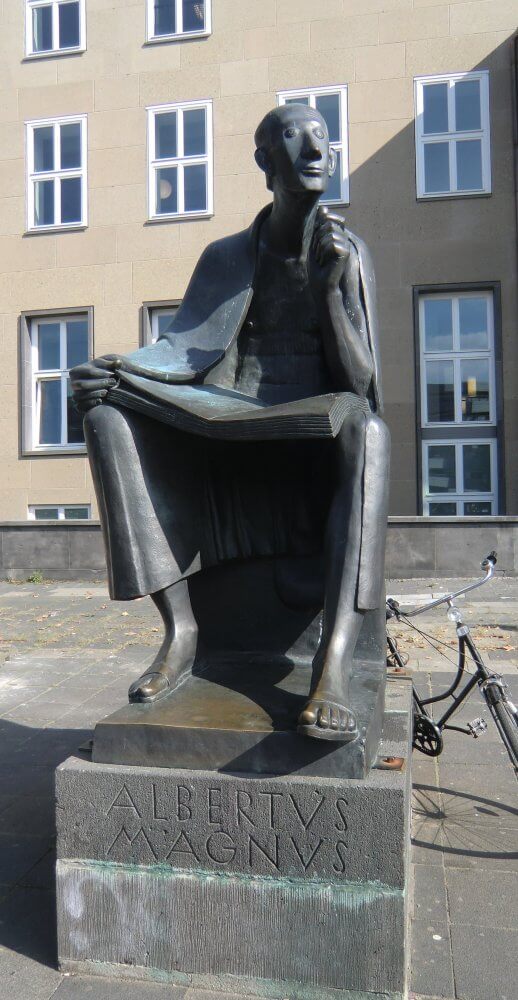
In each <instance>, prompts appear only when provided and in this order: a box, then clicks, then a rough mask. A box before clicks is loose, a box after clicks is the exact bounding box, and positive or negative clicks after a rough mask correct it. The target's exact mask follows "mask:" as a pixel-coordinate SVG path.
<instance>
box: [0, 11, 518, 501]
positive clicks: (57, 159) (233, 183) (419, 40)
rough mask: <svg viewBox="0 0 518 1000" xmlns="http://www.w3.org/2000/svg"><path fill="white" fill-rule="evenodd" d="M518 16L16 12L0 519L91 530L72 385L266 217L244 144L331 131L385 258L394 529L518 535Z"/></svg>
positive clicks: (1, 273)
mask: <svg viewBox="0 0 518 1000" xmlns="http://www.w3.org/2000/svg"><path fill="white" fill-rule="evenodd" d="M517 15H518V2H517V0H470V2H454V0H451V2H449V0H445V2H441V0H323V2H322V3H320V4H315V3H314V2H313V0H312V2H310V0H260V2H258V0H212V2H211V0H4V3H3V5H2V14H1V27H2V31H1V34H0V48H1V59H0V174H1V177H2V184H1V188H0V338H1V339H0V345H1V346H0V359H1V363H2V391H1V394H0V428H1V433H0V463H1V465H0V467H1V469H2V477H1V483H0V521H25V520H27V519H31V518H36V519H45V518H51V519H55V518H58V519H77V518H84V517H92V518H95V517H96V516H97V511H96V504H95V496H94V492H93V487H92V483H91V479H90V474H89V470H88V463H87V459H86V456H85V451H84V445H83V441H82V429H81V422H80V420H79V418H78V415H77V414H76V412H75V410H74V408H73V406H72V405H71V402H70V390H69V380H68V374H67V373H68V369H69V368H70V367H72V366H73V365H75V364H77V363H79V362H80V361H81V360H86V359H87V358H88V357H93V356H98V355H101V354H104V353H107V352H114V351H116V352H123V353H127V352H129V351H131V350H134V349H135V348H136V347H137V346H138V345H139V344H142V343H146V342H149V341H150V340H152V339H154V338H155V337H156V336H157V335H159V333H160V331H161V330H163V329H165V328H166V327H167V323H168V322H169V321H170V319H171V315H172V314H173V313H174V310H175V308H176V307H177V305H178V303H179V302H180V301H181V299H182V296H183V294H184V291H185V288H186V285H187V282H188V279H189V277H190V275H191V273H192V270H193V268H194V265H195V263H196V261H197V258H198V257H199V255H200V253H201V252H202V250H203V249H204V247H205V246H206V244H207V243H208V242H209V241H211V240H214V239H217V238H218V237H221V236H223V235H226V234H227V233H231V232H234V231H236V230H239V229H242V228H244V227H245V226H247V225H248V224H249V223H250V222H251V220H252V218H253V217H254V215H255V214H256V213H257V211H258V210H259V209H260V208H261V207H262V206H263V204H265V203H266V202H267V201H268V200H269V197H270V196H269V195H268V193H267V192H266V190H265V185H264V177H263V175H262V174H261V173H260V171H259V170H258V169H257V167H256V165H255V162H254V157H253V152H254V144H253V133H254V130H255V126H256V125H257V123H258V122H259V120H260V118H261V117H262V116H263V115H264V114H265V113H266V111H268V110H269V109H270V108H271V107H272V106H273V105H274V104H275V103H282V102H287V101H290V100H299V101H300V100H302V101H304V102H306V103H308V104H310V105H312V106H313V107H316V108H318V109H319V110H320V111H321V112H322V113H323V114H324V116H325V117H326V120H327V123H328V128H329V132H330V138H331V142H332V144H333V146H334V148H335V151H336V155H337V162H338V166H337V170H336V172H335V175H334V177H333V179H332V183H331V186H330V189H329V191H328V195H327V201H328V203H330V204H332V205H333V206H334V207H335V208H336V210H338V211H340V212H342V213H343V215H344V218H345V220H346V223H347V225H348V226H349V228H351V229H352V230H353V231H354V232H356V233H357V234H358V235H360V236H361V237H362V238H363V239H364V240H365V241H366V242H367V244H368V245H369V247H370V249H371V252H372V254H373V257H374V262H375V267H376V273H377V281H378V301H379V311H380V320H381V324H380V325H381V347H382V365H383V382H384V395H385V403H386V419H387V422H388V424H389V426H390V429H391V432H392V439H393V461H392V483H391V505H390V512H391V513H392V514H396V515H412V514H424V515H427V516H428V515H429V516H432V517H437V518H438V517H449V516H458V517H470V518H473V517H483V516H495V515H498V514H500V515H501V514H517V513H518V431H517V426H518V339H517V335H516V305H517V303H516V271H517V254H516V237H517V210H516V209H517V206H516V173H515V159H514V145H515V142H516V125H515V117H516V108H515V103H514V96H513V95H514V92H515V82H514V81H515V75H514V40H513V36H514V32H515V28H516V22H517Z"/></svg>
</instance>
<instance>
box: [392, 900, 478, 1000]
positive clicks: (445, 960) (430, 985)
mask: <svg viewBox="0 0 518 1000" xmlns="http://www.w3.org/2000/svg"><path fill="white" fill-rule="evenodd" d="M411 935H412V956H413V957H412V971H411V977H410V982H411V986H412V989H413V990H416V991H417V992H420V993H424V994H425V996H430V995H432V996H434V995H435V996H439V997H445V996H454V994H455V986H454V979H453V962H452V952H451V944H450V936H449V930H448V924H447V923H446V922H444V921H443V922H439V921H437V922H436V921H428V920H414V921H412V930H411ZM488 998H489V995H488V996H487V997H486V998H485V1000H488Z"/></svg>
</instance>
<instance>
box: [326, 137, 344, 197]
mask: <svg viewBox="0 0 518 1000" xmlns="http://www.w3.org/2000/svg"><path fill="white" fill-rule="evenodd" d="M335 155H336V170H335V172H334V174H333V176H332V177H330V178H329V184H328V185H327V191H324V193H323V194H322V195H321V200H322V201H341V200H342V154H341V152H340V150H339V149H335Z"/></svg>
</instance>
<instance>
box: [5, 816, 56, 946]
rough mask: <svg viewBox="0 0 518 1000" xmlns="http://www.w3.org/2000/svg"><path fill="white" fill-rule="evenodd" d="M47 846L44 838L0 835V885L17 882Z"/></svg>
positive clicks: (46, 849) (44, 851)
mask: <svg viewBox="0 0 518 1000" xmlns="http://www.w3.org/2000/svg"><path fill="white" fill-rule="evenodd" d="M49 846H50V842H49V839H48V838H45V837H38V836H26V837H17V836H15V835H14V834H0V883H2V884H12V883H14V882H17V881H18V880H19V879H20V878H22V877H23V876H24V875H26V873H27V872H29V871H30V870H31V868H34V865H35V864H36V862H37V861H39V860H40V859H41V858H42V857H43V856H44V855H45V854H46V853H47V851H48V849H49ZM0 942H1V938H0Z"/></svg>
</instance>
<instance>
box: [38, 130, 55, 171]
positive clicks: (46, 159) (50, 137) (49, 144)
mask: <svg viewBox="0 0 518 1000" xmlns="http://www.w3.org/2000/svg"><path fill="white" fill-rule="evenodd" d="M34 170H35V171H36V172H37V173H43V171H46V170H54V128H53V126H52V125H45V126H44V127H42V128H35V129H34Z"/></svg>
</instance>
